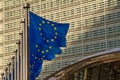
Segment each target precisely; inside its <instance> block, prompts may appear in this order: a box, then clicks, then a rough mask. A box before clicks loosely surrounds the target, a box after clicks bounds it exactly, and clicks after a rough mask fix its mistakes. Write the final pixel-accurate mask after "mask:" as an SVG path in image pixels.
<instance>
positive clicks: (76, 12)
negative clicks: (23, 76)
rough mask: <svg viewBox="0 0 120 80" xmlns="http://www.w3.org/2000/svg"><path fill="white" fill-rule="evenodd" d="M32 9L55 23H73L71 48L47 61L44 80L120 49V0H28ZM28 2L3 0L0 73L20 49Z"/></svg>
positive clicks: (69, 37) (43, 75)
mask: <svg viewBox="0 0 120 80" xmlns="http://www.w3.org/2000/svg"><path fill="white" fill-rule="evenodd" d="M27 1H28V2H29V3H30V6H31V7H30V10H31V11H33V12H35V13H36V14H38V15H40V16H42V17H44V18H47V19H49V20H52V21H56V22H61V23H64V22H65V23H66V22H67V23H70V29H69V32H68V34H67V47H66V48H63V53H62V54H61V55H56V57H57V58H55V59H54V60H52V61H44V64H43V70H42V72H41V75H40V76H39V77H40V79H44V78H45V77H46V76H47V75H50V74H51V73H53V72H55V71H57V70H59V69H62V68H63V67H65V66H67V65H70V64H71V63H74V62H75V61H76V60H78V59H81V58H84V57H85V56H89V55H92V54H96V53H97V52H101V51H105V50H109V49H113V48H117V47H120V0H27ZM24 2H26V0H0V73H1V72H2V71H3V70H4V67H5V65H6V64H7V63H8V62H9V61H10V58H11V57H12V55H14V54H15V53H13V51H14V50H15V49H16V48H17V45H16V41H17V40H19V39H20V37H19V33H20V32H21V30H22V25H21V22H20V21H21V18H22V17H23V15H24V10H23V8H22V6H23V3H24Z"/></svg>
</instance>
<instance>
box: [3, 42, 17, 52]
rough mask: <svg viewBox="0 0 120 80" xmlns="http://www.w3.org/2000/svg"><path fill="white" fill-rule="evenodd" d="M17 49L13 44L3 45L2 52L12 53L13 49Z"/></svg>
mask: <svg viewBox="0 0 120 80" xmlns="http://www.w3.org/2000/svg"><path fill="white" fill-rule="evenodd" d="M16 49H17V45H16V44H15V43H14V44H10V45H7V46H5V47H4V52H3V53H8V54H9V53H12V52H13V51H15V50H16Z"/></svg>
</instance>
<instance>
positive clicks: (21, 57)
mask: <svg viewBox="0 0 120 80" xmlns="http://www.w3.org/2000/svg"><path fill="white" fill-rule="evenodd" d="M21 23H22V21H21ZM19 35H20V64H21V65H20V80H23V79H24V78H23V49H22V48H23V32H22V33H20V34H19Z"/></svg>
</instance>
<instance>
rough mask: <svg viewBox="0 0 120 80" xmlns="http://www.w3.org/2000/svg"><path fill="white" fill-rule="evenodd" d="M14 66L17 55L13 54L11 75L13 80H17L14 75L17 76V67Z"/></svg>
mask: <svg viewBox="0 0 120 80" xmlns="http://www.w3.org/2000/svg"><path fill="white" fill-rule="evenodd" d="M14 66H15V57H14V56H13V57H12V76H11V77H12V80H15V78H14V77H15V76H14V73H15V67H14Z"/></svg>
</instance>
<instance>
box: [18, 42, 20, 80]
mask: <svg viewBox="0 0 120 80" xmlns="http://www.w3.org/2000/svg"><path fill="white" fill-rule="evenodd" d="M17 45H18V50H17V80H20V41H18V42H17Z"/></svg>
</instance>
